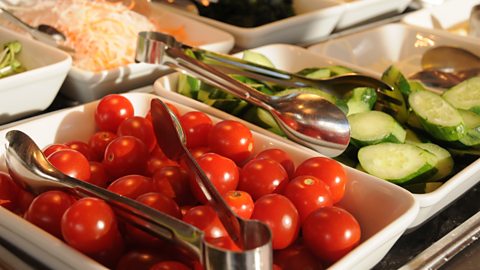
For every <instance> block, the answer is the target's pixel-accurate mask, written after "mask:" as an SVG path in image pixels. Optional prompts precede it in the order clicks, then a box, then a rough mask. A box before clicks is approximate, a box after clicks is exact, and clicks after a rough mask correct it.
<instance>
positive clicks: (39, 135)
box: [0, 93, 418, 269]
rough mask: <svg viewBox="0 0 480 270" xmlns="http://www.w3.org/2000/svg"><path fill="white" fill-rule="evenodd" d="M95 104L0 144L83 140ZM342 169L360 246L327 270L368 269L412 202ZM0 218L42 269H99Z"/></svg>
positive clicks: (296, 152)
mask: <svg viewBox="0 0 480 270" xmlns="http://www.w3.org/2000/svg"><path fill="white" fill-rule="evenodd" d="M125 96H126V97H127V98H128V99H129V100H130V101H131V102H132V103H133V106H134V109H135V113H136V115H142V116H143V115H146V113H147V112H148V110H149V107H150V100H151V99H153V98H158V96H155V95H151V94H145V93H128V94H125ZM169 102H171V103H172V104H174V105H175V106H177V108H178V109H179V110H180V112H181V113H185V112H187V111H191V110H192V109H191V108H189V107H186V106H184V105H181V104H179V103H176V102H175V101H171V100H170V101H169ZM97 103H98V101H95V102H91V103H88V104H85V105H81V106H77V107H73V108H70V109H66V110H62V111H58V112H55V113H52V114H50V115H48V116H45V117H42V118H38V119H36V120H33V121H29V122H25V123H22V124H19V125H17V126H13V127H10V128H9V129H6V130H2V131H0V144H2V145H5V143H6V140H5V134H6V133H7V132H8V131H9V130H12V129H16V130H21V131H23V132H25V133H26V134H28V135H30V136H31V137H32V139H33V140H34V141H35V142H36V143H37V144H38V145H39V146H40V147H44V146H46V145H48V144H51V143H54V142H66V141H69V140H73V139H75V140H84V141H86V140H87V139H88V138H89V136H90V135H91V134H93V132H94V131H95V124H94V122H93V118H92V115H93V113H94V111H95V108H96V105H97ZM212 120H213V122H218V121H219V120H220V119H219V118H216V117H212ZM78 123H82V125H78ZM253 135H254V138H255V142H256V143H255V145H256V146H255V152H258V151H261V150H263V149H266V148H272V147H279V148H281V149H284V150H285V151H286V152H288V153H289V154H290V155H291V157H292V159H293V160H294V162H295V164H296V165H298V164H299V163H300V162H301V161H303V160H305V159H307V158H310V157H314V156H319V154H318V153H317V152H314V151H312V150H308V149H299V148H298V147H296V146H295V145H292V144H287V143H284V142H281V141H278V140H276V139H273V138H271V137H269V136H267V135H264V134H260V133H256V132H253ZM4 154H5V147H0V169H1V170H5V160H4ZM345 169H346V171H347V176H348V179H349V181H348V184H347V187H346V193H345V197H344V199H343V200H342V201H341V202H340V203H339V205H340V206H342V207H344V208H345V209H347V210H348V211H349V212H350V213H352V214H353V215H354V216H355V217H356V218H357V220H358V221H359V223H360V226H361V229H362V238H361V243H360V245H359V246H357V247H356V248H355V249H353V250H352V251H351V252H350V253H348V254H347V255H346V256H345V257H343V258H342V259H341V260H339V261H338V262H336V263H335V264H333V265H332V266H331V269H353V268H355V269H368V268H371V267H373V266H374V265H375V264H376V263H378V261H380V260H381V258H382V257H383V256H385V254H386V253H387V252H388V250H389V249H390V248H391V247H392V245H393V244H394V243H395V241H396V240H397V239H398V238H399V237H400V236H401V235H402V234H403V232H404V231H405V230H406V228H407V227H408V225H409V224H410V223H411V222H412V221H413V219H414V218H415V216H416V214H417V212H418V204H417V202H416V200H415V199H414V198H413V196H412V195H411V194H410V193H409V192H407V191H405V190H404V189H402V188H400V187H398V186H396V185H393V184H390V183H388V182H386V181H383V180H379V179H378V178H374V177H372V176H370V175H368V174H365V173H362V172H359V171H357V170H354V169H351V168H348V167H346V168H345ZM0 215H1V216H2V218H1V219H0V233H1V232H2V231H8V232H9V233H8V235H6V236H7V237H8V239H12V240H15V239H16V241H15V243H16V244H17V245H18V246H19V247H20V248H22V249H25V250H26V251H29V252H31V255H33V256H35V258H36V259H38V260H40V261H41V262H43V263H45V264H46V265H53V266H55V265H62V264H63V265H67V266H71V267H70V268H74V269H86V268H88V269H101V266H100V265H98V264H95V262H92V261H91V260H89V259H86V258H85V256H83V255H82V254H80V253H78V252H76V251H74V250H73V249H72V248H70V247H68V246H66V245H65V244H64V243H63V242H61V241H60V240H58V239H55V238H54V237H53V236H51V235H49V234H48V233H46V232H44V231H42V230H41V229H39V228H37V227H35V226H34V225H32V224H30V223H28V222H27V221H25V220H23V219H21V218H19V217H18V216H16V215H14V214H12V213H10V212H8V211H6V210H4V209H2V208H0ZM2 235H3V234H2ZM84 263H85V264H84ZM83 264H84V265H83ZM79 266H80V267H79ZM62 269H64V268H62Z"/></svg>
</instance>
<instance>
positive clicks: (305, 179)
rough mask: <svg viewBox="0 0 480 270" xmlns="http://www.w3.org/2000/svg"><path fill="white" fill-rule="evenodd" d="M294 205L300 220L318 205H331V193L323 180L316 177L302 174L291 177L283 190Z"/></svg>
mask: <svg viewBox="0 0 480 270" xmlns="http://www.w3.org/2000/svg"><path fill="white" fill-rule="evenodd" d="M283 195H285V196H286V197H287V198H289V199H290V201H291V202H292V203H293V204H294V205H295V208H297V210H298V214H299V215H300V221H301V222H302V223H303V221H304V220H305V219H306V218H307V216H308V215H309V214H310V213H311V212H313V211H315V210H317V209H318V208H320V207H324V206H332V205H333V201H332V194H331V193H330V189H329V187H328V186H327V184H325V183H324V182H322V181H320V180H319V179H317V178H316V177H313V176H309V175H303V176H298V177H295V178H294V179H292V181H290V182H289V183H288V184H287V186H286V187H285V190H284V192H283Z"/></svg>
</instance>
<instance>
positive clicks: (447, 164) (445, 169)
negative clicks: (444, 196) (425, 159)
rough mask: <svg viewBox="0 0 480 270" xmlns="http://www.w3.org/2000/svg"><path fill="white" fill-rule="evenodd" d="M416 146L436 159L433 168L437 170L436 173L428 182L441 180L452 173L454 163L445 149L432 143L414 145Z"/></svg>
mask: <svg viewBox="0 0 480 270" xmlns="http://www.w3.org/2000/svg"><path fill="white" fill-rule="evenodd" d="M416 146H418V147H420V148H422V149H424V150H427V151H428V152H430V153H432V154H434V155H435V157H436V159H437V162H436V165H435V168H437V173H435V174H434V175H433V176H432V177H431V178H430V179H428V181H438V180H442V179H445V177H447V176H449V175H450V174H451V173H452V171H453V165H454V162H453V158H452V155H451V154H450V152H448V151H447V149H445V148H443V147H440V146H439V145H437V144H434V143H419V144H416Z"/></svg>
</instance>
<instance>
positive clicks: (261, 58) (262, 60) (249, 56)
mask: <svg viewBox="0 0 480 270" xmlns="http://www.w3.org/2000/svg"><path fill="white" fill-rule="evenodd" d="M242 59H243V60H245V61H248V62H252V63H255V64H257V65H262V66H266V67H271V68H275V66H274V65H273V63H272V61H270V59H268V57H266V56H265V55H263V54H261V53H259V52H254V51H249V50H247V51H244V52H243V57H242Z"/></svg>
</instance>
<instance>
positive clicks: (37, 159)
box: [5, 100, 273, 270]
mask: <svg viewBox="0 0 480 270" xmlns="http://www.w3.org/2000/svg"><path fill="white" fill-rule="evenodd" d="M170 115H171V114H170V113H169V111H168V109H167V107H166V106H165V105H164V104H163V103H161V102H160V101H159V100H153V102H152V118H153V121H154V127H155V130H156V133H157V135H158V134H159V132H160V133H161V134H162V135H160V136H159V137H158V139H159V142H160V141H162V142H163V144H162V146H164V145H165V144H171V145H170V146H168V148H167V151H166V153H170V154H172V153H176V152H175V151H177V150H178V151H183V150H182V149H179V148H178V147H179V145H178V144H176V145H174V144H173V143H181V140H180V137H179V133H180V132H181V131H180V130H179V131H178V133H177V128H179V126H176V125H175V124H174V123H175V122H174V121H175V120H173V118H172V117H171V116H170ZM180 134H181V133H180ZM167 136H168V138H167ZM6 139H7V141H8V145H7V150H6V154H5V156H6V163H7V167H8V170H9V172H10V175H11V176H12V178H13V179H14V180H15V181H16V182H17V183H18V184H20V185H21V186H22V187H24V188H25V189H28V190H30V191H31V192H33V193H35V194H38V193H41V192H44V191H46V190H50V189H63V190H68V191H70V192H73V193H74V194H77V195H79V196H81V197H85V196H93V197H97V198H101V199H103V200H105V201H106V202H107V203H108V204H109V205H110V206H111V207H112V209H114V210H115V213H116V214H117V215H118V216H119V217H120V218H122V219H123V220H125V221H127V222H129V223H131V224H133V225H135V226H136V227H138V228H140V229H142V230H144V231H146V232H149V233H151V234H152V235H155V236H159V237H161V238H163V239H167V240H169V241H171V242H173V243H174V244H175V247H177V248H178V249H179V250H180V251H181V252H182V254H186V255H188V256H190V257H192V258H194V259H197V260H198V261H199V262H200V263H201V264H202V265H203V266H204V268H205V269H210V270H219V269H222V270H223V269H252V270H254V269H255V270H257V269H258V270H259V269H271V268H272V264H273V262H272V260H273V259H272V246H271V240H272V236H271V232H270V230H269V228H268V227H267V225H265V224H263V223H261V222H259V221H254V220H248V221H246V220H242V219H240V218H237V217H236V215H235V214H233V213H232V212H231V210H230V209H229V208H228V206H226V204H225V202H224V201H223V199H222V198H221V197H220V195H219V194H218V192H217V191H216V189H215V188H214V187H213V185H212V184H211V183H210V182H209V180H208V178H206V176H205V175H204V173H202V171H201V170H200V169H199V167H198V165H196V163H195V161H194V160H189V158H190V159H191V156H189V155H186V156H184V155H181V156H182V157H183V156H184V157H186V160H187V164H189V166H192V168H193V172H194V173H196V174H197V176H198V179H202V180H201V181H200V182H199V184H200V186H201V187H202V191H203V192H204V194H205V197H207V198H208V199H209V201H210V202H211V204H212V206H213V207H214V209H216V210H217V211H218V214H219V218H221V220H222V222H223V224H224V226H225V228H226V229H227V231H228V233H229V234H230V235H231V237H232V240H233V241H235V243H236V244H237V245H238V246H239V247H240V248H241V249H242V251H230V250H226V249H222V248H219V247H216V246H214V245H212V244H210V243H208V242H206V241H205V240H204V234H203V232H202V231H201V230H199V229H198V228H196V227H194V226H192V225H190V224H187V223H185V222H183V221H181V220H178V219H176V218H173V217H171V216H168V215H166V214H164V213H162V212H160V211H157V210H155V209H153V208H150V207H148V206H146V205H143V204H141V203H139V202H137V201H135V200H132V199H129V198H127V197H124V196H120V195H118V194H116V193H113V192H111V191H109V190H107V189H103V188H100V187H97V186H95V185H92V184H90V183H87V182H84V181H81V180H78V179H75V178H72V177H69V176H67V175H65V174H63V173H62V172H60V171H58V170H57V169H56V168H55V167H53V166H52V165H51V164H50V163H49V162H48V161H47V159H46V158H45V156H44V155H43V152H42V151H41V150H40V148H39V147H38V146H37V145H36V144H35V142H34V141H33V140H32V139H31V138H30V137H29V136H28V135H26V134H25V133H23V132H22V131H19V130H11V131H9V132H8V133H7V135H6ZM172 147H173V148H172ZM168 149H169V150H168ZM172 151H173V152H172ZM177 153H178V152H177Z"/></svg>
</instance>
